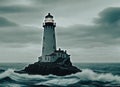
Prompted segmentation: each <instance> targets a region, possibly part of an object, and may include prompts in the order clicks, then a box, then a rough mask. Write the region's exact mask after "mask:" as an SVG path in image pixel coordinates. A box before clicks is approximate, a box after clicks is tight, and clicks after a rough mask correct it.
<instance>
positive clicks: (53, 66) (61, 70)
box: [15, 60, 81, 76]
mask: <svg viewBox="0 0 120 87" xmlns="http://www.w3.org/2000/svg"><path fill="white" fill-rule="evenodd" d="M58 61H61V60H58ZM58 61H56V62H53V63H51V62H36V63H34V64H30V65H29V66H27V67H25V69H24V70H21V71H15V72H17V73H28V74H39V75H49V74H53V75H57V76H64V75H69V74H74V73H77V72H81V70H80V69H78V68H77V67H75V66H72V63H71V62H70V60H68V61H66V62H65V63H64V64H60V62H59V63H58Z"/></svg>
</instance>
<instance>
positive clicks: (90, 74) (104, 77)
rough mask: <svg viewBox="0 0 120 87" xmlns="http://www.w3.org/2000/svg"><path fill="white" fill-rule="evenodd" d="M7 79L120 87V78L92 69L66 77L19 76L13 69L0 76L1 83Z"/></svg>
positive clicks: (25, 83) (33, 83)
mask: <svg viewBox="0 0 120 87" xmlns="http://www.w3.org/2000/svg"><path fill="white" fill-rule="evenodd" d="M5 78H10V79H11V80H13V81H14V82H16V83H20V84H24V85H47V86H68V85H72V84H77V83H79V84H81V82H102V83H107V85H108V84H117V85H119V86H120V76H118V75H113V74H111V73H95V72H94V71H92V70H90V69H83V70H82V72H79V73H76V74H71V75H66V76H55V75H44V76H43V75H28V74H18V73H15V72H14V70H13V69H8V70H6V71H5V72H3V73H1V74H0V81H1V80H3V79H5ZM85 84H88V83H85ZM90 84H91V83H90Z"/></svg>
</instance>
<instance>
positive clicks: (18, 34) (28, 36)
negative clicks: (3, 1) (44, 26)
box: [0, 26, 41, 47]
mask: <svg viewBox="0 0 120 87" xmlns="http://www.w3.org/2000/svg"><path fill="white" fill-rule="evenodd" d="M40 36H41V32H40V31H39V29H38V28H35V27H21V26H16V27H12V28H11V29H10V28H7V27H3V28H1V29H0V43H1V45H3V46H9V47H22V46H23V47H24V46H27V45H29V44H40V41H41V38H40Z"/></svg>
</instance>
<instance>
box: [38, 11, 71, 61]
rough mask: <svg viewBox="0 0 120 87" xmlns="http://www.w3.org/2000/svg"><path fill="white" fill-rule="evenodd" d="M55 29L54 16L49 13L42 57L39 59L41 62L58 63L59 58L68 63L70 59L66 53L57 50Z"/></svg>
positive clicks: (44, 26) (46, 18) (45, 24)
mask: <svg viewBox="0 0 120 87" xmlns="http://www.w3.org/2000/svg"><path fill="white" fill-rule="evenodd" d="M55 27H56V24H55V23H54V20H53V16H52V15H51V14H50V13H48V15H47V16H45V21H44V23H43V28H44V32H43V46H42V56H40V57H39V62H56V61H57V60H58V59H59V58H61V59H60V60H63V61H66V60H67V59H68V58H70V55H68V54H67V52H66V51H64V50H61V49H60V48H59V50H57V49H56V38H55ZM63 61H62V62H63Z"/></svg>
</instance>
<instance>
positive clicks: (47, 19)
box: [45, 18, 54, 23]
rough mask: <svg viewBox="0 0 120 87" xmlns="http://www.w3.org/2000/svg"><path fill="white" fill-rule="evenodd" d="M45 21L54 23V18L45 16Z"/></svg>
mask: <svg viewBox="0 0 120 87" xmlns="http://www.w3.org/2000/svg"><path fill="white" fill-rule="evenodd" d="M45 23H54V20H53V18H45Z"/></svg>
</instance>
